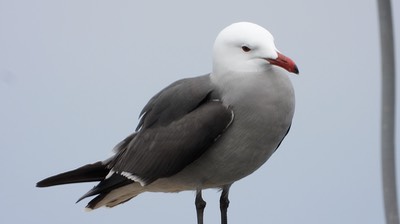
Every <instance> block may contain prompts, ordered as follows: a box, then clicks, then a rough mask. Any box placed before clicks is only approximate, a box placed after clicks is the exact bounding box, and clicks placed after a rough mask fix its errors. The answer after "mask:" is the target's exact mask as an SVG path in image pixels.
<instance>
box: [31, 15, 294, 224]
mask: <svg viewBox="0 0 400 224" xmlns="http://www.w3.org/2000/svg"><path fill="white" fill-rule="evenodd" d="M212 65H213V67H212V71H211V73H210V74H207V75H202V76H198V77H192V78H186V79H181V80H178V81H176V82H174V83H172V84H171V85H169V86H167V87H166V88H164V89H163V90H161V91H160V92H159V93H157V94H156V95H155V96H154V97H152V98H151V99H150V101H149V102H148V103H147V105H146V106H145V107H144V108H143V110H142V111H141V113H140V120H139V124H138V126H137V128H136V130H135V131H134V132H133V133H132V134H131V135H129V136H128V137H126V138H125V139H124V140H123V141H122V142H120V143H119V144H118V145H116V146H115V148H114V154H113V156H112V157H111V158H108V159H106V160H104V161H99V162H95V163H91V164H88V165H85V166H82V167H79V168H77V169H75V170H71V171H68V172H65V173H61V174H58V175H55V176H52V177H49V178H46V179H44V180H42V181H40V182H38V183H37V187H48V186H54V185H60V184H70V183H79V182H91V181H97V182H99V183H98V184H97V185H96V186H95V187H94V188H93V189H91V190H89V191H88V192H87V193H86V194H84V195H83V196H82V197H81V198H80V199H79V200H78V202H79V201H81V200H82V199H84V198H87V197H91V196H95V197H94V198H93V199H92V200H91V201H90V202H89V203H88V204H87V206H86V208H87V209H88V210H93V209H97V208H100V207H103V206H105V207H114V206H116V205H119V204H122V203H124V202H127V201H129V200H130V199H132V198H134V197H135V196H137V195H139V194H141V193H144V192H180V191H187V190H189V191H196V198H195V206H196V211H197V223H198V224H203V213H204V208H205V206H206V202H205V201H204V200H203V198H202V190H204V189H210V188H216V189H221V190H222V193H221V197H220V210H221V223H222V224H227V209H228V206H229V199H228V195H229V189H230V187H231V185H232V184H233V183H234V182H235V181H238V180H240V179H242V178H244V177H246V176H248V175H249V174H251V173H253V172H254V171H255V170H257V169H258V168H259V167H260V166H261V165H263V164H264V163H265V162H266V161H267V160H268V158H270V156H271V155H272V154H273V153H274V152H275V151H276V150H277V148H278V147H279V145H280V144H281V142H282V141H283V139H284V138H285V136H286V135H287V133H288V132H289V129H290V126H291V123H292V118H293V114H294V109H295V96H294V90H293V86H292V84H291V81H290V79H289V73H294V74H298V73H299V70H298V68H297V66H296V64H295V63H294V62H293V61H292V60H291V59H290V58H288V57H286V56H285V55H283V54H282V53H281V52H279V51H278V50H277V48H276V46H275V43H274V38H273V36H272V34H271V33H270V32H269V31H267V30H266V29H264V28H263V27H261V26H259V25H256V24H253V23H249V22H239V23H234V24H232V25H229V26H228V27H226V28H224V29H223V30H222V31H221V32H220V33H219V35H218V36H217V38H216V40H215V43H214V47H213V64H212Z"/></svg>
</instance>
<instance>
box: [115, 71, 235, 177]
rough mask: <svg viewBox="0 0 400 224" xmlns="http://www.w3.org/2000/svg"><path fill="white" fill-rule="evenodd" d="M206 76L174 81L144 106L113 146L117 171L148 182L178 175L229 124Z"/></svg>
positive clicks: (228, 114) (228, 113)
mask: <svg viewBox="0 0 400 224" xmlns="http://www.w3.org/2000/svg"><path fill="white" fill-rule="evenodd" d="M215 96H216V94H215V91H214V89H213V86H212V85H211V83H210V80H209V76H208V75H206V76H200V77H196V78H191V79H184V80H180V81H177V82H175V83H173V84H171V85H170V86H168V87H167V88H165V89H164V90H162V91H161V92H160V93H158V94H157V95H155V96H154V97H153V98H152V99H151V100H150V101H149V103H148V104H147V105H146V106H145V107H144V109H143V111H142V113H141V116H142V118H141V121H140V123H139V126H138V129H137V130H138V132H136V133H134V134H132V135H131V136H129V137H128V138H127V139H125V140H124V141H123V142H121V143H120V145H118V147H117V149H116V150H117V155H116V156H115V157H114V160H113V161H112V162H111V163H110V168H112V170H113V171H114V172H116V173H119V174H123V175H124V176H127V177H128V178H131V179H134V180H139V181H140V182H141V183H142V184H149V183H151V182H153V181H155V180H156V179H158V178H162V177H168V176H172V175H174V174H176V173H177V172H179V171H180V170H182V169H183V168H184V167H186V166H187V165H189V164H190V163H192V162H193V161H194V160H196V159H197V158H199V157H200V156H201V155H202V154H203V153H204V152H205V151H206V150H207V149H208V148H209V147H210V146H211V145H212V144H213V143H214V141H215V140H216V139H217V138H218V137H219V136H220V135H221V134H222V132H223V131H224V130H225V129H226V128H227V127H228V126H229V125H230V123H231V122H232V119H233V113H232V111H231V110H230V108H227V107H226V106H224V105H223V104H222V102H221V101H219V99H218V98H217V97H215Z"/></svg>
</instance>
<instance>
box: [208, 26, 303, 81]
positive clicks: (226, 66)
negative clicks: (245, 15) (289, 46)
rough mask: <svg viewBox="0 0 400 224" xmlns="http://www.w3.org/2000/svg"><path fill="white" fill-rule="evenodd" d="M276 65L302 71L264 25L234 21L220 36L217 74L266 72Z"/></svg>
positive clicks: (215, 64)
mask: <svg viewBox="0 0 400 224" xmlns="http://www.w3.org/2000/svg"><path fill="white" fill-rule="evenodd" d="M272 66H279V67H282V68H284V69H286V70H287V71H289V72H292V73H295V74H298V69H297V66H296V65H295V63H294V62H293V61H292V60H291V59H289V58H288V57H286V56H284V55H283V54H281V53H280V52H279V51H278V50H277V49H276V47H275V43H274V37H273V36H272V34H271V33H270V32H269V31H268V30H266V29H264V28H263V27H261V26H259V25H256V24H253V23H248V22H240V23H234V24H232V25H230V26H228V27H226V28H225V29H223V30H222V31H221V32H220V33H219V35H218V36H217V39H216V40H215V43H214V49H213V74H215V73H219V74H224V73H226V72H230V71H234V72H244V73H247V72H263V71H268V70H270V69H271V67H272Z"/></svg>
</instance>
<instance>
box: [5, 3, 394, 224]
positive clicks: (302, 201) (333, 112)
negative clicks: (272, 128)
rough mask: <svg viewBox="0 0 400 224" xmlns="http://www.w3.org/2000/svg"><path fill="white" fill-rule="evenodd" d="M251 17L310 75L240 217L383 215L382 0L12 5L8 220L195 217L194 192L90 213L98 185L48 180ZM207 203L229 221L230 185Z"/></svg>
mask: <svg viewBox="0 0 400 224" xmlns="http://www.w3.org/2000/svg"><path fill="white" fill-rule="evenodd" d="M393 9H394V12H393V13H394V27H395V34H396V38H395V40H396V46H397V48H396V54H397V56H399V57H397V60H396V62H397V65H399V62H400V61H399V58H400V49H399V46H400V42H399V36H400V33H399V32H400V24H399V21H400V11H399V9H400V4H399V2H398V1H393ZM238 21H250V22H254V23H257V24H259V25H261V26H263V27H266V28H267V29H268V30H270V31H271V32H272V33H273V34H274V36H275V40H276V45H277V47H278V48H279V49H280V51H281V52H283V53H284V54H285V55H287V56H289V57H291V58H292V59H293V60H294V61H295V62H296V63H297V65H298V66H299V69H300V75H299V76H295V75H290V77H291V80H292V82H293V85H294V87H295V90H296V101H297V105H296V113H295V117H294V120H293V125H292V129H291V132H290V134H289V135H288V136H287V138H286V140H285V141H284V142H283V144H282V145H281V147H280V149H279V150H278V151H277V152H276V153H275V154H274V155H273V156H272V158H271V159H270V160H269V161H268V162H267V163H266V164H265V165H264V166H263V167H262V168H261V169H259V170H258V171H256V172H255V173H254V174H253V175H251V176H249V177H247V178H245V179H243V180H240V181H238V182H237V183H236V184H234V185H233V187H232V188H231V196H230V200H231V205H230V208H229V214H228V215H229V221H230V223H231V224H234V223H286V224H292V223H309V224H320V223H324V224H337V223H346V224H347V223H349V224H352V223H384V215H383V202H382V192H381V191H382V188H381V176H380V153H379V146H380V144H379V133H380V131H379V130H380V129H379V128H380V126H379V124H380V117H379V116H380V67H379V63H380V51H379V39H378V38H379V33H378V26H377V9H376V2H375V1H373V0H355V1H347V0H336V1H318V0H304V1H288V0H282V1H251V0H250V1H236V2H233V1H197V2H188V1H164V2H161V3H160V2H156V1H146V2H144V1H141V2H140V3H139V2H134V1H104V0H93V1H50V0H49V1H40V0H39V1H22V0H12V1H11V0H9V1H7V0H0V149H1V162H0V169H1V173H2V174H1V181H0V223H39V222H40V223H68V224H70V223H98V224H100V223H160V222H163V223H195V222H196V215H195V207H194V196H195V195H194V193H193V192H182V193H179V194H161V193H147V194H143V195H140V196H138V197H137V198H135V199H134V200H131V201H130V202H128V203H126V204H124V205H121V206H118V207H116V208H113V209H99V210H96V211H94V212H91V213H86V212H83V207H84V206H85V202H87V201H84V202H81V203H79V204H74V203H75V201H76V199H77V198H79V197H80V196H81V195H82V194H84V193H85V192H86V191H87V190H89V189H90V188H91V187H92V186H94V183H89V184H79V185H69V186H60V187H54V188H47V189H38V188H36V187H35V184H36V182H37V181H39V180H40V179H42V178H45V177H47V176H50V175H53V174H56V173H59V172H62V171H66V170H69V169H73V168H76V167H78V166H81V165H84V164H87V163H91V162H95V161H98V160H103V159H105V158H107V157H108V156H110V155H111V149H112V148H113V146H114V145H116V144H117V143H118V142H119V141H120V140H122V139H123V138H124V137H126V136H127V135H128V134H130V133H131V132H132V131H133V130H134V128H135V127H136V125H137V122H138V120H137V118H138V115H139V112H140V110H141V108H142V107H143V106H144V105H145V103H146V102H147V101H148V100H149V99H150V97H152V96H153V95H154V94H156V93H157V92H158V91H159V90H161V89H162V88H163V87H165V86H166V85H168V84H170V83H171V82H173V81H175V80H177V79H180V78H183V77H190V76H197V75H202V74H205V73H208V72H210V71H211V61H212V58H211V53H212V45H213V42H214V39H215V37H216V36H217V34H218V32H219V31H220V30H222V29H223V28H224V27H226V26H228V25H230V24H231V23H234V22H238ZM398 71H399V69H398ZM397 86H398V87H399V81H397ZM397 105H399V104H397ZM397 109H398V110H397V111H400V110H399V107H397ZM397 115H400V114H399V112H397ZM398 117H399V116H398ZM397 123H398V124H399V122H397ZM399 140H400V138H399V134H397V141H398V142H399ZM399 158H400V157H399V156H398V158H397V160H399ZM204 198H205V200H206V201H207V202H208V204H207V207H206V210H205V223H219V204H218V201H219V193H218V192H217V191H216V190H207V191H205V195H204Z"/></svg>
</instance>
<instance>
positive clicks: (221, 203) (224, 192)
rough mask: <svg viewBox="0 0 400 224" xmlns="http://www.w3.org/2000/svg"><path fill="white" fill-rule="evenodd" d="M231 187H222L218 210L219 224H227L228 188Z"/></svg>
mask: <svg viewBox="0 0 400 224" xmlns="http://www.w3.org/2000/svg"><path fill="white" fill-rule="evenodd" d="M230 187H231V185H225V186H223V187H222V193H221V197H220V198H219V208H220V209H221V224H228V215H227V212H228V207H229V199H228V194H229V188H230Z"/></svg>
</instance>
